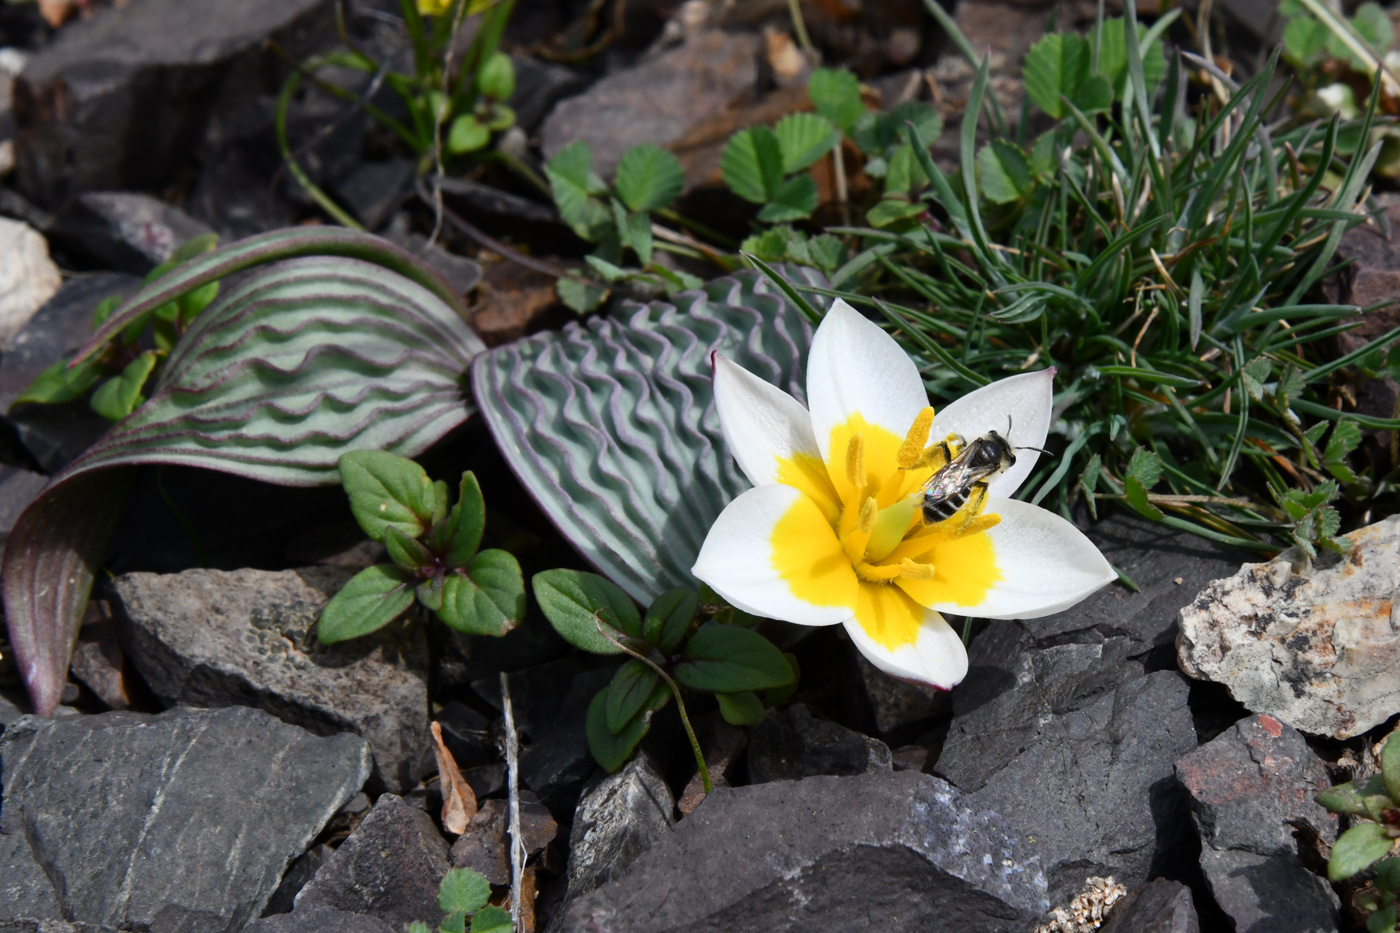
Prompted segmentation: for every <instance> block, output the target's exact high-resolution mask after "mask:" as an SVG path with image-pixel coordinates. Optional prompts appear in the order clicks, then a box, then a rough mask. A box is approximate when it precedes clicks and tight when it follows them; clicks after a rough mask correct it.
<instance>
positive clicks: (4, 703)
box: [0, 693, 28, 735]
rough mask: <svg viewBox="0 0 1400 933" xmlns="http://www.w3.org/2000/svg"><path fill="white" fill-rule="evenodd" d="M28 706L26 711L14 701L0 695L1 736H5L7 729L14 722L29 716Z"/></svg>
mask: <svg viewBox="0 0 1400 933" xmlns="http://www.w3.org/2000/svg"><path fill="white" fill-rule="evenodd" d="M27 708H28V706H27V704H26V708H25V709H21V708H20V707H19V705H18V704H17V703H15V702H14V700H11V699H10V698H9V697H7V696H6V695H5V694H3V693H0V735H4V734H5V727H6V726H8V725H9V724H10V723H12V722H18V721H19V720H20V719H21V718H22V717H24V716H26V715H28V714H27Z"/></svg>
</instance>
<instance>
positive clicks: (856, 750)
mask: <svg viewBox="0 0 1400 933" xmlns="http://www.w3.org/2000/svg"><path fill="white" fill-rule="evenodd" d="M748 762H749V780H751V781H752V782H753V783H755V784H763V783H766V782H768V781H793V780H797V779H799V778H804V777H812V776H814V775H818V774H834V775H848V774H867V773H871V772H877V771H889V770H890V769H891V768H892V767H893V759H892V756H891V754H890V748H889V746H888V745H886V744H885V743H884V742H881V741H880V740H879V739H872V738H871V737H870V736H868V735H862V734H861V733H859V732H856V731H854V730H852V729H847V728H846V727H845V726H842V725H840V724H838V723H834V722H827V721H826V720H822V719H814V718H812V714H811V712H810V711H808V709H807V707H806V706H804V705H803V704H801V703H795V704H793V705H792V706H790V707H788V708H787V709H786V710H781V711H779V710H771V711H770V712H769V713H768V715H767V716H765V717H763V721H762V722H760V723H759V724H758V725H757V726H754V728H753V731H752V733H750V735H749V758H748Z"/></svg>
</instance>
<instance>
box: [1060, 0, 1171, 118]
mask: <svg viewBox="0 0 1400 933" xmlns="http://www.w3.org/2000/svg"><path fill="white" fill-rule="evenodd" d="M1137 33H1138V38H1139V40H1141V39H1142V38H1143V37H1144V36H1145V35H1146V34H1147V28H1146V27H1144V26H1141V25H1139V26H1138V27H1137ZM1166 73H1167V59H1166V56H1165V55H1164V54H1163V52H1162V42H1161V40H1160V39H1158V40H1154V41H1153V42H1152V44H1151V45H1147V46H1143V47H1142V75H1143V79H1144V80H1145V81H1146V83H1147V87H1148V90H1149V92H1150V91H1151V90H1152V89H1153V88H1155V87H1156V86H1157V85H1158V84H1160V83H1161V81H1162V76H1163V75H1165V74H1166ZM1099 74H1101V75H1102V76H1103V77H1104V78H1106V79H1107V80H1108V82H1109V84H1110V86H1111V87H1112V89H1113V94H1114V96H1115V98H1117V99H1118V100H1122V99H1123V96H1124V95H1123V88H1124V87H1125V86H1126V84H1127V80H1128V26H1127V22H1126V20H1124V19H1123V18H1121V17H1114V18H1113V19H1106V20H1104V23H1103V44H1102V45H1101V46H1100V47H1099ZM1071 99H1073V98H1072V97H1071Z"/></svg>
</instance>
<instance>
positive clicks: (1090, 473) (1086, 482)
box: [1079, 454, 1103, 520]
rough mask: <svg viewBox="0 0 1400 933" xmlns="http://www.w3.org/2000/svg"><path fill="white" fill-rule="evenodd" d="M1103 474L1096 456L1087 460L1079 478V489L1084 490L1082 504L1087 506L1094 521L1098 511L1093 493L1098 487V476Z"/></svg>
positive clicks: (1100, 463)
mask: <svg viewBox="0 0 1400 933" xmlns="http://www.w3.org/2000/svg"><path fill="white" fill-rule="evenodd" d="M1102 472H1103V462H1102V461H1101V460H1100V459H1099V455H1098V454H1094V455H1093V456H1092V457H1090V458H1089V463H1088V465H1087V466H1085V467H1084V472H1083V474H1081V475H1080V477H1079V488H1080V489H1082V490H1084V503H1085V504H1086V505H1087V506H1089V515H1090V516H1092V517H1093V518H1094V519H1095V520H1097V519H1098V517H1099V509H1098V505H1097V502H1098V500H1097V499H1095V498H1094V492H1095V491H1096V490H1097V489H1098V486H1099V474H1100V473H1102Z"/></svg>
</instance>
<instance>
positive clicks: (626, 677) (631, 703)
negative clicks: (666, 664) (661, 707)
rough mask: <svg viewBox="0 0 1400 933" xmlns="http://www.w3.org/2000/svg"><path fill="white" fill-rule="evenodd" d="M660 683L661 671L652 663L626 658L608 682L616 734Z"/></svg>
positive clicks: (610, 717) (610, 725)
mask: <svg viewBox="0 0 1400 933" xmlns="http://www.w3.org/2000/svg"><path fill="white" fill-rule="evenodd" d="M660 683H661V675H660V674H658V673H656V671H654V670H652V668H651V666H650V665H647V664H644V663H642V662H641V661H638V660H637V659H636V658H633V659H631V660H630V661H624V662H623V664H622V667H620V668H618V669H617V673H616V674H615V675H613V679H612V683H610V684H609V685H608V701H607V708H606V712H607V718H608V730H609V731H611V732H612V733H613V734H616V733H619V732H621V731H622V730H623V729H624V728H625V727H626V726H627V724H628V723H629V722H631V721H632V717H634V716H636V715H637V713H639V712H641V710H642V707H644V706H646V705H647V701H648V700H650V699H651V696H652V694H653V693H655V692H656V687H657V684H660Z"/></svg>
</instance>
